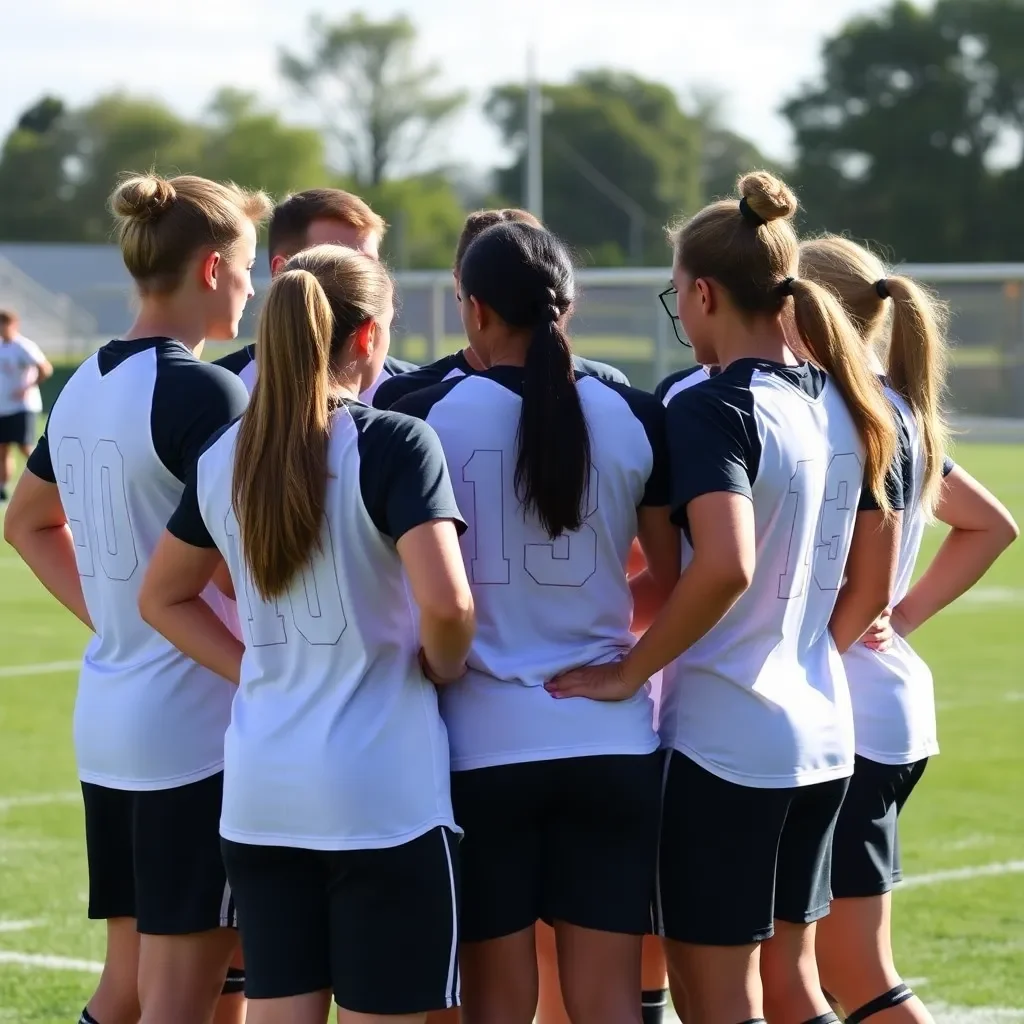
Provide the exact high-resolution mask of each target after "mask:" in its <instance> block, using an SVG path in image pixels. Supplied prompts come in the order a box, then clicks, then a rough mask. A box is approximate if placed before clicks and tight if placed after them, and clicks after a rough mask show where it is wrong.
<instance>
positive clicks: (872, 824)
mask: <svg viewBox="0 0 1024 1024" xmlns="http://www.w3.org/2000/svg"><path fill="white" fill-rule="evenodd" d="M927 764H928V759H927V758H924V759H923V760H921V761H915V762H913V763H912V764H879V763H878V762H877V761H869V760H868V759H867V758H866V757H858V758H857V759H856V761H855V763H854V769H853V778H852V779H850V788H849V790H848V791H847V793H846V799H845V800H844V801H843V809H842V810H841V811H840V812H839V821H838V822H836V835H835V840H834V842H833V844H832V896H833V897H834V898H835V899H847V898H853V897H858V896H880V895H881V894H882V893H886V892H889V890H890V889H892V887H893V885H894V884H895V883H896V882H898V881H900V880H901V879H902V878H903V869H902V867H901V865H900V838H899V831H898V828H897V824H896V819H897V818H898V817H899V813H900V811H902V810H903V805H904V804H905V803H906V802H907V799H908V798H909V796H910V794H911V793H912V792H913V790H914V787H915V786H916V785H917V783H918V782H919V781H920V779H921V776H922V775H924V769H925V766H926V765H927Z"/></svg>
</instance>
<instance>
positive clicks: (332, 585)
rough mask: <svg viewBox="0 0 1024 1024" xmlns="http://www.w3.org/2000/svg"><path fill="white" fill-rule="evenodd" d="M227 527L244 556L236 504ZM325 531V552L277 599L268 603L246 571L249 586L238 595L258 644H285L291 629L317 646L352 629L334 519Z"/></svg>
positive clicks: (225, 523) (229, 516) (229, 515)
mask: <svg viewBox="0 0 1024 1024" xmlns="http://www.w3.org/2000/svg"><path fill="white" fill-rule="evenodd" d="M224 530H225V532H226V533H227V535H228V538H229V539H230V540H231V542H232V544H234V546H235V550H236V551H238V552H239V558H240V559H241V550H242V544H241V540H240V537H241V531H240V530H239V528H238V520H237V519H236V518H235V511H234V509H233V508H232V509H231V510H230V511H229V512H228V514H227V516H225V518H224ZM325 530H326V533H327V538H326V541H325V543H324V548H323V551H322V552H316V553H315V554H314V555H313V557H312V558H311V559H310V560H309V561H308V562H307V563H306V565H305V566H304V567H303V569H302V572H301V573H300V574H299V576H298V578H297V579H296V580H294V581H293V582H292V585H291V587H290V588H289V589H288V593H287V594H285V595H283V596H282V597H279V598H277V599H276V600H275V601H264V600H263V599H262V598H261V597H260V596H259V594H257V593H255V591H254V588H253V585H252V580H251V579H249V573H248V572H246V573H245V586H244V588H243V590H242V592H241V593H239V594H237V595H236V596H237V597H238V599H239V603H240V605H241V607H242V609H243V610H244V611H245V618H246V620H247V622H248V625H249V637H250V639H251V640H252V645H253V647H272V646H274V645H275V644H286V643H288V634H289V633H290V632H291V633H298V634H299V636H301V637H302V639H303V640H305V641H306V643H308V644H313V645H314V646H327V647H331V646H334V645H335V644H337V643H338V641H340V640H341V637H342V634H343V633H344V632H345V630H346V629H347V628H348V619H347V618H346V616H345V607H344V605H343V604H342V602H341V583H340V582H339V581H338V566H337V563H336V562H335V560H334V538H333V537H332V536H331V528H330V524H329V523H326V522H325Z"/></svg>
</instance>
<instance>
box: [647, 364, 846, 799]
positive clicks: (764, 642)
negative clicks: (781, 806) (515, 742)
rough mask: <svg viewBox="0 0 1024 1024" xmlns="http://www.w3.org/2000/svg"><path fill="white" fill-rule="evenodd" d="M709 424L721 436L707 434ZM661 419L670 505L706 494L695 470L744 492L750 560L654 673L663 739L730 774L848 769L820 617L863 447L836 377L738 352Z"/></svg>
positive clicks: (797, 778) (815, 775)
mask: <svg viewBox="0 0 1024 1024" xmlns="http://www.w3.org/2000/svg"><path fill="white" fill-rule="evenodd" d="M709 423H714V424H716V427H717V429H716V430H715V431H714V436H715V437H716V438H726V439H727V440H725V441H723V442H719V443H716V444H714V445H709V442H708V440H707V438H708V437H709V436H711V432H710V431H707V430H706V429H704V428H705V426H706V425H707V424H709ZM667 427H668V431H669V433H670V436H671V438H672V440H671V441H670V447H675V448H677V449H678V450H679V453H680V454H679V456H678V458H679V459H680V460H681V463H682V464H680V463H677V462H676V459H675V457H674V458H673V497H672V504H673V507H674V508H680V507H685V505H686V503H687V502H688V501H689V500H691V499H692V498H693V497H694V496H698V495H699V494H700V493H706V489H705V488H704V487H702V486H701V480H700V476H701V474H702V473H705V472H706V473H709V474H715V475H716V480H718V479H720V480H722V481H723V483H721V484H719V483H716V484H715V486H714V489H715V490H723V489H727V490H735V491H737V492H738V493H746V494H748V495H749V496H750V497H751V500H752V503H753V510H754V520H755V536H756V568H755V571H754V576H753V580H752V582H751V585H750V587H749V588H748V589H747V590H746V592H745V593H744V594H743V595H742V596H741V597H740V599H739V600H738V601H737V602H736V604H735V605H734V606H733V608H732V609H731V610H730V611H729V612H728V613H727V614H726V615H725V617H724V618H723V619H722V620H721V622H719V624H718V625H717V626H716V627H715V628H714V629H712V630H711V631H710V632H709V633H708V634H706V635H705V636H704V637H703V638H702V639H701V640H699V641H698V642H697V643H695V644H694V645H693V646H692V647H691V648H690V649H689V650H688V651H686V652H685V653H684V654H683V655H682V656H681V657H680V658H679V659H677V661H676V662H675V663H674V665H673V667H672V672H671V679H670V678H669V675H670V674H669V673H668V672H667V673H666V683H665V689H664V692H663V697H662V708H661V733H662V738H663V741H664V742H665V744H666V745H667V746H670V747H674V748H675V749H678V750H681V751H682V752H683V753H685V754H687V756H689V757H691V758H692V759H694V760H696V761H698V763H702V764H704V766H705V767H709V768H711V769H712V770H713V771H714V772H715V773H716V774H719V775H721V776H722V777H725V778H728V779H730V780H731V781H733V782H737V783H739V784H742V785H751V786H769V787H772V786H775V787H777V786H789V785H801V784H805V783H810V782H817V781H823V780H824V779H826V778H829V777H831V776H832V775H833V774H844V773H845V774H848V764H849V762H850V760H851V757H852V755H851V748H852V721H851V718H850V708H849V693H848V690H847V687H846V682H845V676H844V673H843V669H842V660H841V658H840V657H839V654H838V652H837V651H836V649H835V645H834V644H833V643H832V640H831V637H830V635H829V633H828V624H829V620H830V618H831V616H832V611H833V609H834V607H835V601H836V596H837V593H838V590H839V587H840V585H841V583H842V580H843V573H844V569H845V564H846V558H847V555H848V553H849V549H850V544H851V541H852V538H853V529H854V524H855V520H856V515H857V510H858V502H859V498H860V493H861V484H862V478H863V448H862V445H861V442H860V439H859V437H858V435H857V431H856V429H855V427H854V423H853V420H852V418H851V416H850V414H849V411H848V410H847V408H846V405H845V403H844V402H843V400H842V397H841V396H840V394H839V392H838V389H837V388H836V387H835V385H834V383H833V382H832V381H831V380H830V379H829V378H828V377H827V376H826V375H825V374H824V373H823V372H822V371H821V370H819V369H817V368H816V367H814V366H812V365H811V364H803V365H802V366H799V367H789V366H781V365H779V364H775V363H770V362H763V361H760V360H754V359H742V360H739V361H737V362H735V363H733V364H731V365H730V366H729V367H728V368H727V369H725V370H723V371H722V372H721V373H720V374H717V375H716V376H714V377H712V378H711V379H710V380H708V381H705V382H703V383H702V384H701V385H700V387H696V388H690V389H687V390H686V391H684V392H683V393H681V394H679V395H677V397H676V398H674V399H673V400H672V402H671V403H670V404H669V407H668V411H667ZM677 466H678V467H679V470H678V471H677ZM722 466H726V467H729V469H728V471H727V472H726V474H725V476H721V473H722V469H721V467H722ZM730 474H731V476H732V479H728V477H729V475H730ZM688 492H689V493H688ZM680 525H682V526H683V527H684V529H685V528H686V523H685V521H683V522H681V523H680ZM755 737H756V738H757V739H758V742H757V743H756V744H755V743H753V742H751V741H752V740H753V739H754V738H755Z"/></svg>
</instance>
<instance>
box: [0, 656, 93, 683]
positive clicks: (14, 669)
mask: <svg viewBox="0 0 1024 1024" xmlns="http://www.w3.org/2000/svg"><path fill="white" fill-rule="evenodd" d="M81 667H82V659H81V658H79V659H78V660H77V661H44V662H41V663H39V664H36V665H4V666H3V667H2V668H0V679H12V678H17V677H18V676H49V675H55V674H57V673H58V672H72V671H77V670H78V669H80V668H81Z"/></svg>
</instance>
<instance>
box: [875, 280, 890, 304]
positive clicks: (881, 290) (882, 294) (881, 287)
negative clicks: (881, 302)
mask: <svg viewBox="0 0 1024 1024" xmlns="http://www.w3.org/2000/svg"><path fill="white" fill-rule="evenodd" d="M875 291H876V292H877V294H878V297H879V298H880V299H888V298H889V297H890V296H889V281H888V279H887V278H884V277H883V278H881V279H879V280H878V281H876V282H875Z"/></svg>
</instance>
